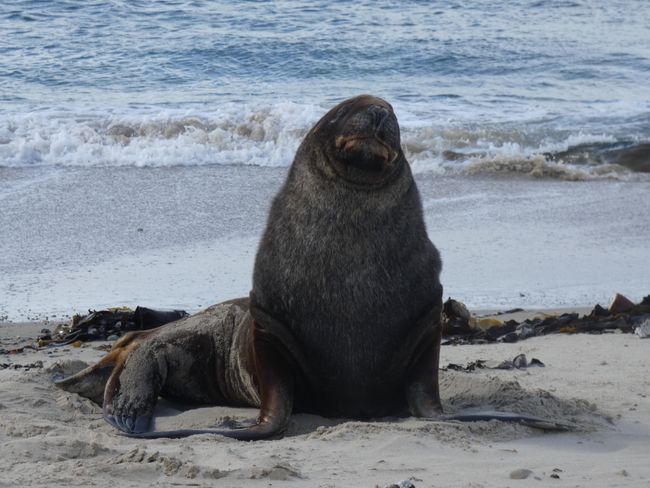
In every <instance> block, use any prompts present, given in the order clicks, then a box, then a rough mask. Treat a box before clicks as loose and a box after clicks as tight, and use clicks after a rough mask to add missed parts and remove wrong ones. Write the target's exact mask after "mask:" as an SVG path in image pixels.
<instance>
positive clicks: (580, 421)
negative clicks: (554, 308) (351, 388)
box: [0, 311, 650, 488]
mask: <svg viewBox="0 0 650 488" xmlns="http://www.w3.org/2000/svg"><path fill="white" fill-rule="evenodd" d="M549 312H550V311H549ZM537 314H538V313H537ZM42 326H43V324H42V323H28V324H7V323H5V324H1V325H0V347H2V348H5V349H10V348H12V347H16V345H20V344H23V345H24V344H30V343H31V342H32V341H31V340H32V339H33V338H35V337H36V336H37V335H38V332H39V331H40V329H41V328H42ZM108 344H109V343H106V342H91V343H85V344H83V345H82V347H79V348H75V347H71V346H66V347H61V348H51V349H40V350H33V349H29V348H26V349H25V350H24V352H21V353H18V354H3V355H2V356H0V363H3V364H4V365H7V364H9V365H10V366H8V367H6V366H3V367H4V368H5V369H2V370H0V381H1V382H2V385H3V388H2V389H0V410H1V411H2V415H1V416H0V442H1V443H2V445H3V450H2V451H3V455H2V457H1V459H0V486H3V487H4V486H6V487H10V486H11V487H13V486H63V485H65V486H97V487H110V486H114V485H115V484H116V483H117V484H119V486H129V487H145V486H151V484H152V483H155V484H156V485H157V486H224V487H230V486H232V487H237V486H260V487H261V486H301V487H303V486H304V487H339V486H340V487H347V486H367V487H375V486H380V487H384V486H386V485H389V484H391V483H395V482H400V481H404V480H411V482H412V483H413V484H414V485H415V486H416V487H418V488H421V487H442V486H449V487H473V488H477V487H503V486H522V485H525V484H530V483H534V484H536V485H538V486H558V487H560V486H566V487H569V486H570V487H583V486H584V487H601V486H602V487H612V486H635V487H636V486H645V485H646V484H647V483H649V482H650V465H649V464H648V460H647V446H648V445H650V399H649V398H648V391H649V388H648V387H649V386H650V378H649V377H648V375H647V351H648V345H650V342H648V341H646V340H642V339H640V338H639V337H637V336H635V335H633V334H618V333H611V334H602V335H590V334H576V335H564V334H557V335H548V336H543V337H536V338H531V339H528V340H524V341H521V342H518V343H514V344H505V343H499V344H485V345H464V346H444V347H443V349H442V360H441V366H445V365H447V364H448V363H456V364H465V363H468V362H470V361H474V360H476V359H485V360H489V361H502V360H506V359H512V358H513V357H514V356H516V355H518V354H521V353H524V354H526V356H527V357H528V358H529V359H530V358H533V357H534V358H537V359H539V360H541V361H542V362H543V363H544V364H545V367H531V368H528V369H525V370H488V369H484V370H477V371H474V372H471V373H464V372H455V371H442V372H441V385H442V386H441V391H442V397H443V405H444V407H445V409H446V410H447V411H448V412H453V411H457V410H459V409H461V408H467V407H471V406H476V407H480V406H486V405H490V406H493V407H496V408H497V409H500V410H511V411H515V412H521V413H528V414H534V415H539V416H546V417H549V418H553V419H555V420H560V421H564V422H570V423H572V424H574V425H575V429H574V430H573V431H572V432H568V433H544V432H541V431H539V430H536V429H532V428H529V427H523V426H518V425H511V424H506V423H501V422H495V421H491V422H477V423H463V424H460V423H451V422H439V423H432V422H427V421H422V420H417V419H414V418H406V419H381V420H378V421H374V422H360V421H354V420H349V419H325V418H322V417H318V416H313V415H294V416H293V418H292V421H291V426H290V429H289V432H288V433H287V435H286V437H285V438H283V439H279V440H271V441H261V442H256V443H246V442H238V441H233V440H230V439H223V438H219V437H215V436H209V435H200V436H194V437H191V438H187V439H182V440H167V439H160V440H147V441H143V440H134V439H129V438H126V437H122V436H120V435H118V434H117V432H116V431H115V430H114V429H113V428H112V427H111V426H110V425H108V424H107V423H106V422H104V420H103V419H102V416H101V410H100V408H99V407H98V406H96V405H95V404H93V403H92V402H90V401H89V400H87V399H85V398H82V397H79V396H78V395H76V394H70V393H67V392H64V391H61V390H59V389H57V388H56V387H55V386H54V385H53V384H52V382H51V377H52V376H53V374H55V373H57V372H64V373H69V372H71V371H74V370H76V369H79V368H80V367H81V366H82V365H83V364H84V363H86V364H87V363H92V362H93V361H96V360H97V359H98V358H100V357H101V356H102V354H103V353H104V352H103V350H101V349H102V348H104V349H105V348H106V347H107V345H108ZM38 362H42V367H38V366H40V365H39V364H38ZM34 363H37V364H36V366H37V367H32V368H31V369H28V368H24V367H23V368H16V365H30V364H31V365H34ZM184 408H185V407H181V406H179V405H175V404H170V403H165V402H163V403H161V404H160V405H159V407H158V410H157V416H158V417H157V419H156V428H157V429H167V428H176V427H200V426H203V427H205V426H211V425H214V424H215V423H218V422H220V421H222V420H224V419H225V418H228V417H230V418H250V417H252V416H254V415H255V411H253V410H246V409H232V408H223V407H203V408H196V409H189V410H184ZM522 470H523V471H522ZM518 476H519V477H521V476H526V478H525V479H523V480H520V479H513V477H515V478H517V477H518ZM538 481H541V483H540V484H538Z"/></svg>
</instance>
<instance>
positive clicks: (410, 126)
mask: <svg viewBox="0 0 650 488" xmlns="http://www.w3.org/2000/svg"><path fill="white" fill-rule="evenodd" d="M322 113H323V107H320V106H317V105H305V104H302V105H301V104H295V103H277V104H275V105H273V104H269V105H267V106H253V105H251V106H246V105H241V104H231V105H224V106H223V107H220V108H219V110H217V111H213V112H204V113H190V112H188V111H181V110H170V111H168V112H164V113H163V112H156V113H136V114H130V115H125V116H116V115H112V114H76V115H70V114H66V113H64V112H54V111H52V112H30V113H24V114H14V115H12V116H9V117H6V118H5V119H4V120H3V121H2V122H0V166H2V167H32V166H87V167H97V166H101V167H106V166H109V167H110V166H135V167H150V166H196V165H213V164H228V165H256V166H288V165H289V164H290V163H291V161H292V159H293V155H294V153H295V151H296V149H297V147H298V145H299V143H300V141H301V140H302V138H303V137H304V136H305V134H306V133H307V131H308V130H309V128H310V127H311V126H312V124H313V123H314V122H315V121H316V120H317V119H318V117H320V115H321V114H322ZM405 119H406V122H405V123H404V124H403V125H402V142H403V147H404V151H405V153H406V154H407V157H408V159H409V161H410V162H411V164H412V165H413V168H414V170H415V171H416V172H419V171H432V172H435V173H439V174H449V173H464V174H470V175H473V174H508V173H511V174H525V175H530V176H533V177H538V178H552V179H572V180H582V179H594V178H619V179H631V178H632V179H633V178H635V177H642V178H645V176H640V175H641V174H643V173H646V174H647V173H650V144H649V143H647V142H644V141H636V140H619V139H617V138H616V137H614V136H611V135H607V134H590V133H582V132H570V131H567V130H553V129H549V128H548V127H544V128H539V127H536V128H535V129H533V128H532V127H531V126H528V125H526V123H525V122H520V123H518V125H512V126H505V125H500V126H485V125H484V126H475V125H468V124H449V125H447V126H440V125H436V124H434V123H431V124H427V123H426V121H424V122H423V121H421V120H415V119H413V118H412V117H411V119H410V120H409V118H408V117H405Z"/></svg>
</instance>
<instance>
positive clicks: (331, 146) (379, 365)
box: [58, 95, 522, 440]
mask: <svg viewBox="0 0 650 488" xmlns="http://www.w3.org/2000/svg"><path fill="white" fill-rule="evenodd" d="M441 267H442V263H441V260H440V256H439V253H438V251H437V249H436V248H435V246H434V245H433V244H432V243H431V241H430V240H429V238H428V235H427V232H426V228H425V224H424V219H423V215H422V206H421V202H420V196H419V193H418V189H417V187H416V185H415V182H414V180H413V177H412V174H411V171H410V167H409V164H408V162H407V161H406V158H405V156H404V153H403V152H402V149H401V146H400V132H399V125H398V123H397V118H396V117H395V114H394V112H393V108H392V107H391V105H389V104H388V103H387V102H386V101H384V100H382V99H379V98H376V97H373V96H369V95H362V96H358V97H355V98H352V99H349V100H346V101H344V102H342V103H340V104H339V105H337V106H336V107H334V108H333V109H331V110H330V111H329V112H328V113H327V114H325V116H324V117H323V118H322V119H321V120H320V121H318V123H316V125H315V126H314V127H313V128H312V129H311V130H310V132H309V133H308V134H307V136H306V137H305V139H304V140H303V142H302V144H301V145H300V147H299V148H298V151H297V153H296V156H295V159H294V161H293V164H292V166H291V169H290V171H289V175H288V177H287V179H286V181H285V183H284V186H283V187H282V188H281V190H280V192H279V193H278V195H277V196H276V197H275V199H274V201H273V204H272V207H271V210H270V213H269V217H268V222H267V226H266V230H265V232H264V234H263V237H262V240H261V243H260V246H259V249H258V252H257V255H256V260H255V267H254V272H253V287H252V291H251V294H250V298H249V299H238V300H234V301H231V302H226V303H223V304H219V305H215V306H213V307H210V308H208V309H207V310H205V311H203V312H200V313H199V314H196V315H193V316H191V317H188V318H184V319H181V320H179V321H177V322H174V323H172V324H169V325H167V326H163V327H161V328H159V329H154V330H153V331H147V332H142V333H132V334H129V335H127V336H125V337H124V338H123V339H121V340H120V341H118V343H116V345H115V347H114V348H113V350H111V352H110V353H109V354H108V355H107V356H106V357H105V358H104V359H102V360H101V361H100V362H99V363H98V364H97V365H95V366H93V367H90V368H88V369H86V370H84V371H82V372H80V373H78V374H77V375H75V376H73V377H71V378H68V379H65V380H62V381H60V382H58V385H59V386H61V387H62V388H64V389H67V390H68V391H76V392H79V393H82V394H84V392H85V393H86V394H87V396H91V397H94V398H95V399H96V400H99V397H100V396H102V397H103V398H102V400H103V407H104V416H105V418H106V420H107V421H108V422H110V423H111V424H112V425H114V426H115V427H117V428H118V429H120V430H121V431H123V432H125V433H127V434H129V435H135V436H138V437H182V436H185V435H191V434H197V433H215V434H221V435H225V436H228V437H232V438H236V439H242V440H256V439H263V438H268V437H273V436H277V435H281V434H282V433H283V431H284V430H285V428H286V426H287V423H288V420H289V416H290V415H291V413H292V412H308V413H314V414H319V415H324V416H339V417H352V418H360V419H365V418H371V417H381V416H388V415H406V414H409V413H410V414H411V415H414V416H417V417H426V418H431V419H439V418H441V415H442V407H441V403H440V395H439V387H438V364H439V353H440V338H441V330H442V328H441V310H442V286H441V284H440V281H439V274H440V270H441ZM104 384H105V386H103V385H104ZM102 386H103V388H102ZM102 389H103V395H101V394H100V393H101V392H102ZM159 395H162V396H163V397H168V398H172V399H177V400H183V401H186V402H187V401H189V402H193V403H210V404H221V405H233V406H238V405H241V406H257V407H259V408H260V413H259V416H258V418H257V421H256V422H255V423H254V425H250V426H246V427H242V428H237V429H206V430H192V431H173V432H147V430H148V428H149V425H150V420H151V416H152V414H153V409H154V406H155V404H156V400H157V398H158V396H159ZM461 417H462V416H455V417H448V418H454V419H459V420H462V418H461ZM495 417H498V418H499V419H501V420H515V417H516V418H517V419H519V420H521V419H522V417H521V416H512V418H504V417H503V415H499V416H494V415H493V416H491V417H489V418H495ZM477 418H479V419H481V420H485V417H480V416H479V417H476V415H475V416H474V417H473V418H472V419H474V420H475V419H477Z"/></svg>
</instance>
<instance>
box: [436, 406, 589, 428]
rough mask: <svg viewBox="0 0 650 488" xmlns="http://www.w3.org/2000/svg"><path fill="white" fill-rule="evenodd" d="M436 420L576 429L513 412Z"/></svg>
mask: <svg viewBox="0 0 650 488" xmlns="http://www.w3.org/2000/svg"><path fill="white" fill-rule="evenodd" d="M437 420H456V421H459V422H482V421H483V422H485V421H488V420H498V421H500V422H513V423H517V424H521V425H525V426H527V427H534V428H536V429H541V430H548V431H561V432H566V431H570V430H575V429H576V425H574V424H571V423H568V422H559V421H556V420H553V419H547V418H543V417H536V416H534V415H525V414H519V413H514V412H500V411H497V410H482V411H477V412H467V413H459V414H455V415H445V416H443V417H440V418H439V419H437Z"/></svg>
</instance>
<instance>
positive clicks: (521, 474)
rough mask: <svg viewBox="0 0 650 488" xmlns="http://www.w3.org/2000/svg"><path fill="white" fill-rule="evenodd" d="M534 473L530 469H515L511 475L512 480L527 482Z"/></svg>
mask: <svg viewBox="0 0 650 488" xmlns="http://www.w3.org/2000/svg"><path fill="white" fill-rule="evenodd" d="M531 474H533V472H532V471H531V470H530V469H515V470H514V471H512V472H511V473H510V479H511V480H525V479H526V478H528V477H529V476H530V475H531Z"/></svg>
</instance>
